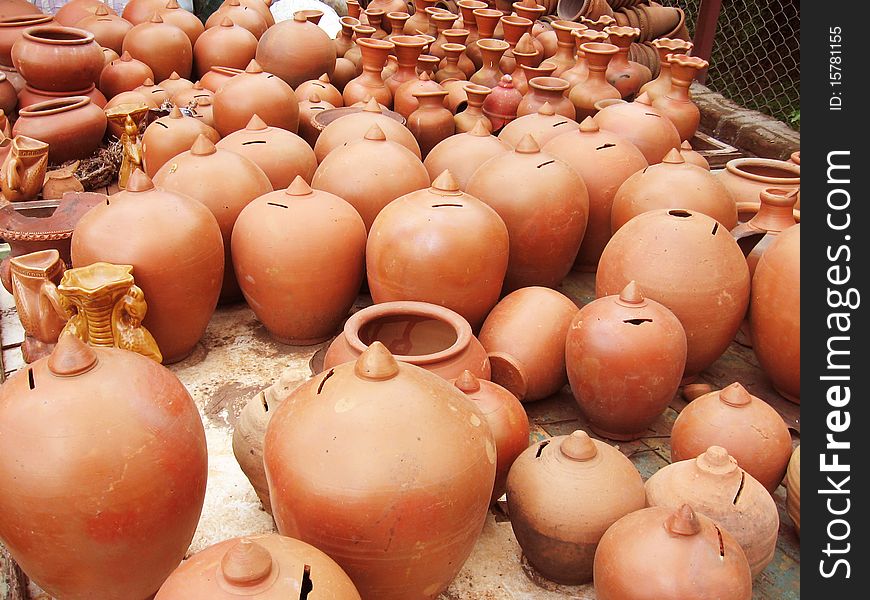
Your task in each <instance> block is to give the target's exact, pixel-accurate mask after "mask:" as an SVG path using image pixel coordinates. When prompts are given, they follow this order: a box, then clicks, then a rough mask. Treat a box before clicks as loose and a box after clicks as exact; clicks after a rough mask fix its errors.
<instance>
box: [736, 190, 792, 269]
mask: <svg viewBox="0 0 870 600" xmlns="http://www.w3.org/2000/svg"><path fill="white" fill-rule="evenodd" d="M760 199H761V205H760V207H759V209H758V212H757V213H756V214H755V216H753V217H752V218H751V219H750V220H749V221H747V222H746V223H741V224H739V225H738V226H737V227H735V228H734V229H732V230H731V235H733V236H734V239H735V240H737V244H738V245H739V246H740V249H741V250H742V251H743V255H744V256H746V264H747V265H749V274H750V276H754V275H755V268H756V266H757V265H758V261H759V260H760V259H761V257H762V255H763V254H764V253H765V252H766V251H767V249H768V248H769V247H770V245H771V244H772V243H773V242H774V241H775V240H776V239H777V236H778V235H779V234H780V233H782V232H783V231H785V230H786V229H788V228H789V227H792V226H794V225H795V224H796V223H797V221H796V218H795V212H796V211H795V210H794V205H795V202H796V201H797V192H796V191H795V190H790V191H787V190H778V189H776V188H768V189H766V190H764V191H763V192H761V195H760ZM798 214H799V213H798Z"/></svg>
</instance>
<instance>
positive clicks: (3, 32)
mask: <svg viewBox="0 0 870 600" xmlns="http://www.w3.org/2000/svg"><path fill="white" fill-rule="evenodd" d="M31 6H32V5H31ZM44 25H55V22H54V18H53V17H52V16H51V15H43V14H41V13H39V12H38V11H37V10H36V8H35V7H33V12H32V13H23V14H16V15H8V16H4V17H3V18H0V64H2V65H4V66H6V67H11V66H12V45H13V44H15V42H16V41H18V40H19V39H20V38H21V36H22V34H23V33H24V31H25V30H27V29H30V28H31V27H37V26H44Z"/></svg>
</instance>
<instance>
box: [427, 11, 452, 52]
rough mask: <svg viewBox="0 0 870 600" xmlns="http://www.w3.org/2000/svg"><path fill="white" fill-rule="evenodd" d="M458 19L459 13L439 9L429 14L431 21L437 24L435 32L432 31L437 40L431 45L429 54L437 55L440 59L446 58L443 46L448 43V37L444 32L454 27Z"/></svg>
mask: <svg viewBox="0 0 870 600" xmlns="http://www.w3.org/2000/svg"><path fill="white" fill-rule="evenodd" d="M456 19H457V15H455V14H453V13H451V12H446V11H445V12H440V11H439V12H437V13H434V14H432V15H430V16H429V22H430V23H432V24H433V25H434V26H435V33H430V35H434V36H435V41H434V42H432V44H431V45H430V46H429V54H431V55H432V56H437V57H438V58H440V59H443V58H444V56H445V53H444V50H442V48H441V46H443V45H444V44H446V43H448V40H447V38H446V37H445V36H444V32H445V31H447V30H448V29H451V28H452V27H453V24H454V23H455V22H456Z"/></svg>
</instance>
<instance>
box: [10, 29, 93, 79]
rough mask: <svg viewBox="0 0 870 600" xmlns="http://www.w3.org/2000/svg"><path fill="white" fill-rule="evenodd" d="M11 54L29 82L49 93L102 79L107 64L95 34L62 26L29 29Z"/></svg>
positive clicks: (14, 45) (16, 67)
mask: <svg viewBox="0 0 870 600" xmlns="http://www.w3.org/2000/svg"><path fill="white" fill-rule="evenodd" d="M11 55H12V63H13V64H14V65H15V69H16V70H17V71H18V72H19V73H20V74H21V76H22V77H24V79H26V80H27V83H29V84H30V85H32V86H33V87H35V88H38V89H40V90H46V91H49V92H63V91H67V90H80V89H82V88H86V87H88V86H89V85H91V84H92V83H94V82H95V81H97V79H99V77H100V71H102V70H103V66H104V65H105V61H104V59H103V51H102V50H100V46H99V44H97V42H96V41H95V40H94V34H92V33H91V32H89V31H84V30H83V29H76V28H74V27H61V26H59V25H41V26H37V27H32V28H30V29H27V30H26V31H25V32H24V33H23V34H22V35H21V37H20V38H19V39H18V40H17V41H16V42H15V43H14V44H13V45H12V52H11Z"/></svg>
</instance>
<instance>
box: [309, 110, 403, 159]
mask: <svg viewBox="0 0 870 600" xmlns="http://www.w3.org/2000/svg"><path fill="white" fill-rule="evenodd" d="M335 110H337V111H338V110H342V111H345V114H344V115H342V116H341V118H338V119H336V120H335V121H332V122H330V123H329V124H328V125H327V126H326V127H325V128H324V129H323V131H321V132H320V136H318V138H317V143H316V144H315V145H314V154H315V155H316V156H317V160H318V162H323V159H324V157H325V156H326V155H327V154H329V153H330V152H331V151H332V150H334V149H335V148H338V147H340V146H343V145H345V144H346V143H348V142H349V141H351V140H357V139H361V138H363V137H365V135H366V133H368V131H369V130H370V129H371V127H372V125H377V126H378V127H380V128H381V131H383V132H384V135H385V136H386V137H387V139H388V140H392V141H394V142H397V143H399V144H401V145H403V146H404V147H405V148H407V149H408V150H410V151H411V152H413V153H414V154H416V155H417V156H418V157H419V156H420V145H419V144H418V143H417V140H416V139H415V138H414V135H413V134H412V133H411V132H410V131H408V128H407V127H405V126H404V124H403V123H404V122H403V121H397V120H396V119H394V118H392V117H390V116H387V114H385V112H384V111H383V109H382V108H381V107H380V105H379V104H378V102H377V100H375V99H372V100H370V101H369V102H368V104H366V106H365V108H362V109H355V108H344V109H335ZM393 114H396V113H393ZM322 115H323V116H325V115H326V111H324V112H323V113H322ZM396 116H398V117H399V118H401V115H396Z"/></svg>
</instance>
